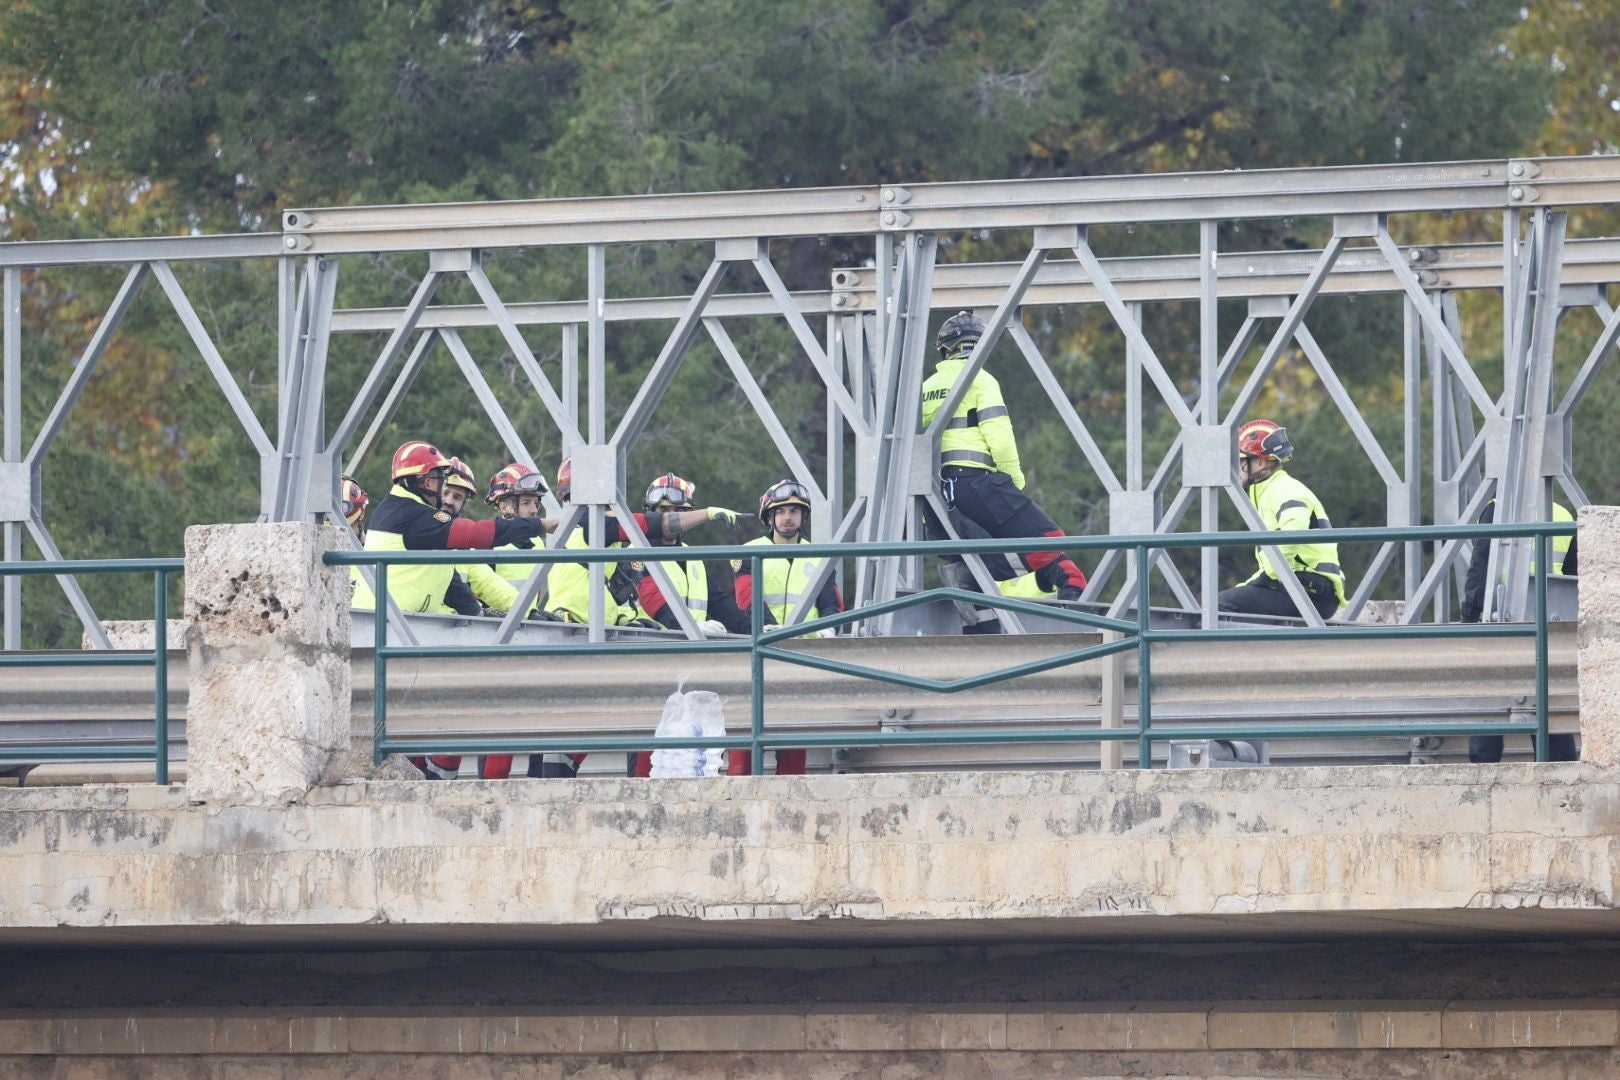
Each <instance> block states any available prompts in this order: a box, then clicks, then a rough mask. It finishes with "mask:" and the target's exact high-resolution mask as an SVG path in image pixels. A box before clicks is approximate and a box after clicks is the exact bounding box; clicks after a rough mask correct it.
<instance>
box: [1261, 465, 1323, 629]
mask: <svg viewBox="0 0 1620 1080" xmlns="http://www.w3.org/2000/svg"><path fill="white" fill-rule="evenodd" d="M1249 501H1250V502H1251V503H1253V504H1254V508H1255V509H1256V510H1257V511H1259V513H1260V520H1261V521H1262V522H1264V523H1265V526H1266V528H1267V529H1269V530H1271V531H1274V532H1295V531H1301V530H1305V529H1331V528H1332V527H1333V523H1332V522H1330V521H1329V520H1328V516H1327V511H1326V510H1324V509H1322V503H1321V500H1319V499H1317V497H1316V495H1315V494H1314V493H1312V491H1311V489H1310V488H1308V487H1306V486H1305V485H1304V484H1302V483H1300V482H1299V481H1298V480H1295V479H1294V478H1293V477H1292V476H1289V475H1288V473H1287V471H1286V470H1283V469H1278V470H1277V471H1276V472H1274V473H1272V474H1271V475H1270V476H1268V477H1266V478H1265V479H1264V480H1261V481H1259V482H1258V483H1254V484H1250V485H1249ZM1279 547H1280V548H1281V550H1282V553H1283V557H1284V558H1285V559H1287V560H1288V565H1289V567H1291V568H1292V569H1294V570H1295V571H1299V570H1306V571H1309V572H1311V573H1314V574H1321V575H1322V576H1323V577H1326V578H1330V579H1332V581H1333V591H1334V592H1335V593H1336V594H1337V595H1338V598H1339V604H1340V605H1341V606H1342V605H1343V604H1344V602H1345V600H1344V570H1343V568H1342V567H1340V565H1339V545H1337V544H1281V545H1279ZM1254 558H1255V562H1257V563H1258V564H1259V566H1260V569H1259V571H1258V572H1257V573H1256V574H1255V575H1254V577H1251V578H1250V579H1249V580H1250V581H1257V580H1259V579H1260V578H1261V577H1262V576H1264V577H1268V578H1271V579H1272V580H1273V581H1275V580H1277V571H1276V568H1275V567H1273V566H1272V565H1271V560H1270V559H1268V558H1266V553H1265V552H1264V551H1263V550H1261V549H1260V548H1259V547H1258V546H1257V547H1256V548H1255V549H1254Z"/></svg>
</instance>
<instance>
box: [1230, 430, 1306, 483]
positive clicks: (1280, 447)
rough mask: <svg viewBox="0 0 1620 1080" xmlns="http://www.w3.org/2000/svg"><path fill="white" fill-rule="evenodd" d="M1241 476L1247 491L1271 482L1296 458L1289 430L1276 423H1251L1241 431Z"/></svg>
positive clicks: (1239, 473) (1239, 436) (1239, 455)
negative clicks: (1289, 439)
mask: <svg viewBox="0 0 1620 1080" xmlns="http://www.w3.org/2000/svg"><path fill="white" fill-rule="evenodd" d="M1237 444H1238V476H1239V478H1240V479H1242V481H1243V486H1244V487H1245V488H1247V487H1249V486H1250V485H1251V484H1258V483H1260V481H1262V480H1266V479H1268V478H1269V477H1270V476H1271V475H1272V474H1273V473H1275V472H1276V471H1277V470H1278V469H1280V468H1282V467H1283V463H1284V462H1286V461H1288V460H1289V459H1290V458H1292V457H1293V456H1294V444H1293V443H1291V442H1289V441H1288V429H1287V428H1284V427H1283V426H1282V425H1280V424H1278V423H1276V422H1275V421H1273V420H1250V421H1249V422H1248V423H1246V424H1244V425H1243V426H1242V427H1240V428H1238V437H1237Z"/></svg>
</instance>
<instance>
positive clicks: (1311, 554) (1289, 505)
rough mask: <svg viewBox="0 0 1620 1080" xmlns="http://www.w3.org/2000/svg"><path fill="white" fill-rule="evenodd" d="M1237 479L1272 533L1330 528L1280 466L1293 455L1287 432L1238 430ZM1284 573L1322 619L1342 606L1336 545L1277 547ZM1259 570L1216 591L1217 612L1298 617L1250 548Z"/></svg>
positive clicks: (1254, 425)
mask: <svg viewBox="0 0 1620 1080" xmlns="http://www.w3.org/2000/svg"><path fill="white" fill-rule="evenodd" d="M1237 444H1238V476H1239V479H1241V480H1242V481H1243V490H1244V491H1246V492H1248V495H1249V502H1251V503H1253V504H1254V508H1255V510H1256V511H1258V512H1259V514H1260V520H1261V521H1262V522H1263V523H1264V524H1265V527H1266V528H1267V529H1268V530H1270V531H1273V532H1296V531H1303V530H1305V529H1331V528H1333V523H1332V522H1331V521H1329V520H1328V516H1327V511H1326V510H1324V509H1322V502H1321V500H1320V499H1318V498H1317V497H1316V496H1315V495H1314V494H1313V493H1312V492H1311V489H1310V488H1308V487H1306V486H1305V485H1304V484H1302V483H1300V482H1299V481H1298V480H1296V479H1294V478H1293V477H1292V476H1289V475H1288V473H1287V471H1286V470H1284V469H1283V465H1284V464H1285V463H1286V462H1288V461H1289V460H1290V459H1292V458H1293V456H1294V444H1293V443H1291V442H1290V441H1289V440H1288V429H1286V428H1284V427H1282V426H1280V425H1278V424H1276V423H1274V422H1273V421H1270V420H1250V421H1249V422H1248V423H1246V424H1244V425H1243V426H1242V427H1241V428H1239V429H1238V437H1237ZM1280 546H1281V550H1282V554H1283V558H1284V559H1286V560H1287V562H1288V569H1289V570H1290V571H1291V572H1292V573H1293V575H1294V577H1295V578H1296V579H1298V581H1299V583H1300V585H1302V586H1303V587H1304V589H1305V594H1306V595H1307V596H1309V597H1310V599H1311V604H1312V605H1313V606H1314V607H1315V608H1316V612H1317V614H1319V615H1321V616H1322V618H1324V619H1326V618H1328V617H1329V616H1331V615H1332V614H1333V613H1334V612H1335V611H1337V610H1339V608H1340V607H1342V606H1343V605H1344V570H1343V569H1341V568H1340V566H1339V545H1337V544H1328V543H1323V544H1283V545H1280ZM1254 557H1255V561H1256V562H1257V563H1259V564H1260V568H1259V569H1258V570H1257V571H1255V574H1254V576H1253V577H1251V578H1250V579H1249V580H1248V581H1245V582H1244V583H1243V584H1241V585H1239V586H1237V587H1236V588H1231V589H1223V590H1221V594H1220V596H1219V597H1218V598H1217V603H1218V605H1219V610H1221V611H1226V612H1234V613H1238V612H1241V613H1245V614H1250V615H1293V616H1296V617H1297V616H1298V615H1299V609H1298V608H1297V607H1295V606H1294V600H1293V597H1291V596H1289V595H1288V593H1287V591H1286V590H1284V588H1283V585H1282V582H1281V581H1280V580H1279V579H1278V577H1277V568H1276V567H1274V566H1273V565H1271V560H1270V559H1268V558H1266V554H1265V552H1264V551H1263V550H1261V549H1260V548H1259V547H1256V548H1255V549H1254Z"/></svg>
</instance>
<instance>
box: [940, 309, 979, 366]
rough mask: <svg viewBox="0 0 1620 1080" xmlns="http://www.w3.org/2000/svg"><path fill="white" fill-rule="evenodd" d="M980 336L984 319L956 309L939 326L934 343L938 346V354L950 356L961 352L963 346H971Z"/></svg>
mask: <svg viewBox="0 0 1620 1080" xmlns="http://www.w3.org/2000/svg"><path fill="white" fill-rule="evenodd" d="M982 337H984V320H983V319H981V318H979V317H978V316H977V315H975V314H973V312H971V311H958V312H957V313H956V314H955V315H952V316H951V317H950V318H948V319H946V320H945V323H944V325H943V326H941V327H940V328H939V334H938V335H937V336H936V337H935V338H934V344H935V345H937V346H938V347H939V355H940V356H944V357H950V356H955V355H956V354H957V353H959V352H961V351H962V348H963V346H966V347H968V348H972V346H973V345H974V344H975V343H976V342H977V341H978V340H979V339H980V338H982Z"/></svg>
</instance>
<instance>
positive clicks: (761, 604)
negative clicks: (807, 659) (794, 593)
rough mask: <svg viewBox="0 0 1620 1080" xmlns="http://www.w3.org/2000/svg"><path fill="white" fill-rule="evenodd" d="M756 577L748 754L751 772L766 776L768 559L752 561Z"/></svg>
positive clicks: (750, 618)
mask: <svg viewBox="0 0 1620 1080" xmlns="http://www.w3.org/2000/svg"><path fill="white" fill-rule="evenodd" d="M748 567H749V569H748V572H749V573H750V574H751V575H752V576H753V584H754V592H753V595H752V596H751V597H750V598H749V602H748V621H749V624H750V625H749V629H750V630H752V631H753V635H754V647H753V650H752V651H751V652H750V653H749V659H750V662H751V669H752V674H753V678H752V680H751V681H752V686H751V687H750V689H751V690H752V692H753V694H752V705H753V716H752V718H753V726H752V729H751V730H752V735H751V743H750V746H749V754H748V758H749V760H748V765H749V769H748V771H749V772H750V773H751V774H752V775H754V776H764V775H765V748H764V746H762V745H761V744H760V739H761V738H762V737H763V736H764V734H765V657H764V655H763V654H762V653H761V652H760V651H759V635H760V631H762V630H764V629H765V560H764V559H762V558H760V557H759V556H758V555H756V556H754V557H753V558H752V559H750V560H749V562H748Z"/></svg>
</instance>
